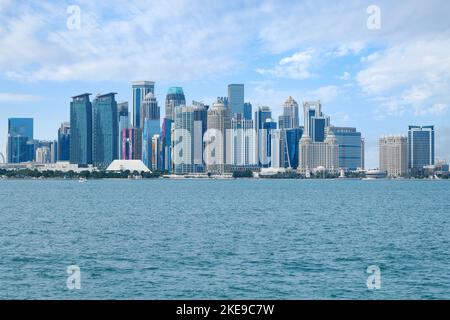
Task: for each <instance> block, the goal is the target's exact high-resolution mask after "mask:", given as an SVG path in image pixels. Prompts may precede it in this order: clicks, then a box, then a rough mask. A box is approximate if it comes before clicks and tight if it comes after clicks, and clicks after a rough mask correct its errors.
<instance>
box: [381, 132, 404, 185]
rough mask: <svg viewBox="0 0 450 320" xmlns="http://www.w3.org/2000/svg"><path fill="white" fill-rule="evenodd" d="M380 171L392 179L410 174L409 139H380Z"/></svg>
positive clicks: (395, 137)
mask: <svg viewBox="0 0 450 320" xmlns="http://www.w3.org/2000/svg"><path fill="white" fill-rule="evenodd" d="M379 155H380V170H381V171H386V172H387V173H388V176H390V177H403V176H406V175H407V174H408V138H407V137H404V136H387V137H381V138H380V139H379Z"/></svg>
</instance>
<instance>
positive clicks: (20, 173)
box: [0, 169, 165, 179]
mask: <svg viewBox="0 0 450 320" xmlns="http://www.w3.org/2000/svg"><path fill="white" fill-rule="evenodd" d="M163 174H165V172H162V171H153V172H137V171H134V172H130V171H128V170H127V171H121V172H107V171H92V172H90V171H87V170H86V171H82V172H80V173H77V172H74V171H68V172H62V171H38V170H31V169H20V170H5V169H0V176H4V177H6V178H15V179H30V178H31V179H79V178H84V179H128V178H144V179H154V178H159V177H161V176H162V175H163Z"/></svg>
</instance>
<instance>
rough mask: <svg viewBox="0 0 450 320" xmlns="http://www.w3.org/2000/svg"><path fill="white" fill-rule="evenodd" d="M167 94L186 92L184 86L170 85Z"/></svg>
mask: <svg viewBox="0 0 450 320" xmlns="http://www.w3.org/2000/svg"><path fill="white" fill-rule="evenodd" d="M167 94H184V92H183V88H182V87H170V88H169V90H168V91H167Z"/></svg>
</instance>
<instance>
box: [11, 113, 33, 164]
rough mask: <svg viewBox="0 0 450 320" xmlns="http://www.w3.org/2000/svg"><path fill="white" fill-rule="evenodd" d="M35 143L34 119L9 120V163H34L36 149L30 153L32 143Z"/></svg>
mask: <svg viewBox="0 0 450 320" xmlns="http://www.w3.org/2000/svg"><path fill="white" fill-rule="evenodd" d="M32 141H33V119H32V118H10V119H8V145H7V157H8V163H20V162H28V161H33V159H34V148H33V150H31V151H30V143H31V142H32Z"/></svg>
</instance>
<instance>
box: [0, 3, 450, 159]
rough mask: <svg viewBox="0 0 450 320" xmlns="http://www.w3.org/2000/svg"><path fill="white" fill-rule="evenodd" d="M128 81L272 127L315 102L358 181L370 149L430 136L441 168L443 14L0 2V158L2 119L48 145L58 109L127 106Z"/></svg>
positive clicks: (448, 124) (419, 7)
mask: <svg viewBox="0 0 450 320" xmlns="http://www.w3.org/2000/svg"><path fill="white" fill-rule="evenodd" d="M371 5H375V6H377V7H378V8H379V9H380V16H381V21H380V25H379V26H380V28H374V27H375V26H377V24H376V21H375V20H373V19H372V18H373V16H372V13H373V12H374V11H371V10H369V13H368V7H369V6H371ZM73 6H77V7H73ZM74 8H75V9H74ZM77 8H79V11H80V24H77V22H78V20H77V19H76V17H77V16H76V11H77ZM369 9H370V8H369ZM74 13H75V14H74ZM368 20H369V21H368ZM368 22H369V24H368ZM368 25H369V26H370V28H369V27H368ZM132 80H153V81H155V82H156V96H157V98H158V101H159V102H160V104H161V105H162V104H163V102H164V96H165V93H166V91H167V89H168V87H169V86H182V87H183V88H184V91H185V94H186V98H187V100H188V101H191V100H199V101H204V102H205V103H212V102H213V100H214V99H215V97H217V96H225V95H226V94H227V84H228V83H245V85H246V87H245V90H246V100H247V101H249V102H251V103H252V104H253V106H254V107H256V106H258V105H268V106H270V107H271V108H272V110H273V111H274V115H275V116H278V114H279V113H280V111H281V105H282V103H283V101H285V100H286V99H287V97H288V96H289V95H292V96H293V97H294V98H295V99H296V100H297V101H298V102H299V103H300V104H301V102H302V101H306V100H313V99H314V100H315V99H320V100H322V102H323V108H324V112H325V113H327V114H328V115H330V116H331V120H332V124H333V125H336V126H340V125H342V126H355V127H357V128H358V129H359V130H360V131H361V132H362V133H363V136H364V137H365V138H366V140H367V150H366V159H367V166H368V167H376V166H377V165H378V150H377V139H378V137H379V136H380V135H384V134H406V132H407V126H408V125H409V124H419V125H421V124H422V125H428V124H434V125H436V131H437V139H438V141H437V157H439V158H445V159H447V160H449V161H450V121H449V120H450V118H449V115H450V109H449V106H450V2H449V1H447V0H427V1H423V0H415V1H411V0H408V1H406V0H405V1H382V0H371V1H362V0H361V1H356V0H355V1H353V0H345V1H339V2H337V1H317V0H315V1H294V0H290V1H261V0H258V1H256V0H255V1H253V0H247V1H233V0H231V1H221V0H217V1H216V0H207V1H192V0H189V1H188V0H186V1H184V0H173V1H171V0H169V1H168V0H164V1H160V0H158V1H142V0H127V1H123V0H122V1H115V0H113V1H111V0H110V1H95V3H94V1H92V0H89V1H87V0H86V1H85V0H78V1H76V0H73V1H58V2H56V1H54V2H44V1H24V0H14V1H13V0H0V152H2V153H5V149H6V147H5V146H6V138H7V119H8V117H33V118H34V119H35V137H36V138H39V139H55V138H56V135H57V128H58V126H59V124H60V122H62V121H67V120H69V101H70V97H71V96H73V95H76V94H79V93H84V92H90V93H93V94H95V93H99V92H102V93H106V92H117V93H118V96H117V99H118V100H119V101H131V86H130V82H131V81H132ZM300 120H301V122H302V121H303V119H300Z"/></svg>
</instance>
